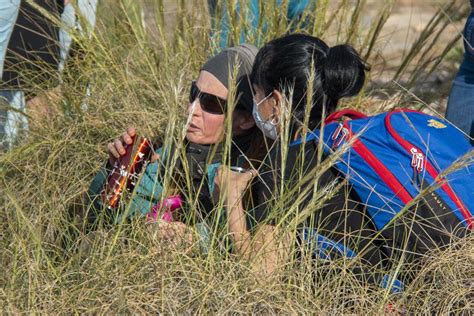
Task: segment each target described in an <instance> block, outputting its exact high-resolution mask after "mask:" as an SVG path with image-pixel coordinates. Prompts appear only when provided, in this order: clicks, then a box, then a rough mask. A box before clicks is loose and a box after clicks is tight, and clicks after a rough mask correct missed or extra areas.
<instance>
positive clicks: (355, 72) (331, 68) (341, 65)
mask: <svg viewBox="0 0 474 316" xmlns="http://www.w3.org/2000/svg"><path fill="white" fill-rule="evenodd" d="M322 62H323V73H324V79H323V80H324V90H325V92H326V94H327V95H328V97H329V98H331V99H335V100H338V99H340V98H343V97H349V96H354V95H356V94H358V93H359V92H360V90H361V89H362V87H363V86H364V82H365V71H366V70H369V67H368V66H367V65H366V63H365V62H364V61H363V60H362V59H361V58H360V56H359V54H358V53H357V52H356V51H355V49H354V48H353V47H352V46H349V45H337V46H334V47H330V48H329V49H328V51H327V53H326V56H325V58H324V59H323V60H322Z"/></svg>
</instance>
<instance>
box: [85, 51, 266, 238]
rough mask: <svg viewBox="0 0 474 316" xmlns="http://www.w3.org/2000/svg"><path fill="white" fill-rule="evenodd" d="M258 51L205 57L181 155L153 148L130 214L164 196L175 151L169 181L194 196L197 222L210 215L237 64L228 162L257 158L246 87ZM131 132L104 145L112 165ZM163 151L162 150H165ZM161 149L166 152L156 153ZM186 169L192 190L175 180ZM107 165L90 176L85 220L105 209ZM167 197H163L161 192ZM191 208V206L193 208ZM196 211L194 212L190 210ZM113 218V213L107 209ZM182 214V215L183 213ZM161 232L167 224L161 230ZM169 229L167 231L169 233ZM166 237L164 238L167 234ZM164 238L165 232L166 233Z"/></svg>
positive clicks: (257, 136) (258, 138)
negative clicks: (102, 195)
mask: <svg viewBox="0 0 474 316" xmlns="http://www.w3.org/2000/svg"><path fill="white" fill-rule="evenodd" d="M256 53H257V49H256V48H255V47H254V46H252V45H248V44H244V45H240V46H237V47H232V48H228V49H225V50H223V51H222V52H221V53H219V54H217V55H216V56H214V57H212V58H211V59H209V60H208V61H207V62H206V63H205V64H204V66H203V67H202V68H201V71H200V73H199V76H198V78H197V80H196V81H193V82H192V84H191V89H190V97H189V105H188V115H189V117H188V123H189V124H188V126H187V131H186V140H185V143H186V145H185V148H186V150H185V154H184V155H180V154H179V153H174V149H173V148H171V149H166V150H165V149H163V148H157V149H156V152H157V154H155V155H154V156H153V157H152V163H150V164H148V165H147V167H146V169H145V171H144V174H143V176H142V177H141V180H140V181H139V183H138V184H137V185H136V187H135V193H136V194H134V195H133V196H132V198H131V202H130V204H129V206H128V207H129V209H128V213H127V214H129V216H133V215H145V214H148V213H149V212H150V211H151V210H152V207H153V205H155V204H156V203H157V202H159V201H160V199H162V198H163V196H162V195H167V194H168V193H167V192H169V188H164V187H163V183H164V182H163V180H164V177H165V172H166V166H167V162H166V161H170V159H169V157H170V155H173V154H177V155H180V156H179V157H180V158H178V162H177V163H176V167H175V168H174V169H173V172H172V175H171V180H172V182H173V183H174V187H175V188H176V189H177V190H178V191H179V192H180V194H181V196H182V198H183V199H184V200H186V198H187V197H189V196H195V197H196V196H197V197H198V201H199V203H198V204H199V205H197V207H196V206H194V205H193V213H195V214H197V215H195V217H196V216H197V217H198V219H196V218H194V219H193V221H195V222H196V221H197V222H199V221H202V220H205V219H206V218H208V217H212V216H211V213H212V212H211V211H212V210H213V209H214V206H215V205H216V203H217V201H216V199H217V198H216V195H215V194H214V191H215V190H214V189H215V180H214V179H215V175H216V170H217V168H218V167H219V165H220V163H221V161H222V156H223V152H224V150H223V148H222V141H223V138H224V134H225V130H226V128H225V124H224V123H225V120H226V117H225V116H226V113H227V106H228V104H227V100H228V96H229V85H230V81H229V80H230V79H229V77H230V74H231V73H234V71H235V69H237V70H238V71H237V76H236V84H237V85H236V105H235V108H234V111H233V113H232V122H231V124H232V148H231V152H230V164H231V165H232V166H241V167H248V166H249V163H250V162H252V161H253V162H256V161H258V160H259V153H262V152H263V153H264V151H260V150H259V147H260V146H261V144H262V138H263V135H262V133H261V132H260V131H259V129H258V128H257V127H256V125H255V121H254V119H253V117H252V108H253V101H252V92H251V89H250V79H249V75H250V71H251V68H252V64H253V61H254V58H255V55H256ZM135 134H136V131H135V129H134V128H132V127H130V128H128V129H127V131H126V132H125V133H123V135H122V136H121V137H120V138H117V139H115V141H113V142H111V143H109V144H108V145H107V149H108V152H109V162H108V166H113V164H114V163H115V161H116V160H117V159H119V158H120V157H121V156H122V155H124V154H125V152H126V151H125V148H126V146H127V145H130V144H132V142H133V140H132V138H133V137H134V136H135ZM165 152H166V153H167V154H166V155H165V154H164V153H165ZM160 154H161V155H163V156H167V158H165V157H160ZM185 172H188V173H190V174H188V175H187V177H188V179H192V188H191V190H192V191H193V192H187V191H188V190H189V188H188V187H187V186H186V184H185V183H179V182H180V180H179V179H182V178H183V173H185ZM107 174H108V173H107V172H106V169H104V170H102V171H101V172H99V174H98V175H97V176H96V178H95V179H94V180H93V182H92V185H91V187H90V189H89V192H88V195H89V196H90V197H91V199H92V202H93V203H94V207H93V208H92V211H91V212H89V221H90V222H97V220H98V218H99V216H98V215H100V214H103V210H106V208H105V207H104V206H103V205H101V203H100V196H99V194H100V192H101V191H102V189H103V188H104V185H105V180H106V176H107ZM183 182H185V181H183ZM165 197H166V196H165ZM194 207H196V210H195V209H194ZM195 211H197V212H195ZM110 216H111V217H114V214H110ZM184 217H186V214H185V215H184ZM158 223H159V224H160V225H161V226H162V228H164V227H165V228H168V231H169V230H171V231H173V230H178V231H179V230H183V229H184V227H185V226H184V224H183V223H179V222H171V223H165V222H161V221H159V220H158ZM161 231H163V232H166V231H167V230H166V229H161ZM173 234H174V232H172V233H170V234H168V235H169V236H171V235H173ZM169 236H168V237H169ZM165 237H166V236H165Z"/></svg>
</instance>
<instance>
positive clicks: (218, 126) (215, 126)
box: [202, 113, 224, 138]
mask: <svg viewBox="0 0 474 316" xmlns="http://www.w3.org/2000/svg"><path fill="white" fill-rule="evenodd" d="M202 120H203V132H204V134H205V135H206V136H208V137H213V136H215V137H216V138H218V137H219V136H220V135H221V134H222V132H223V131H224V115H215V114H210V113H203V115H202Z"/></svg>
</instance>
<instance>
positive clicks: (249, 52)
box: [201, 44, 258, 113]
mask: <svg viewBox="0 0 474 316" xmlns="http://www.w3.org/2000/svg"><path fill="white" fill-rule="evenodd" d="M257 52H258V49H257V48H256V47H255V46H253V45H250V44H242V45H239V46H235V47H229V48H226V49H224V50H223V51H222V52H220V53H219V54H217V55H215V56H214V57H212V58H210V59H209V60H208V61H207V62H206V63H205V64H204V66H203V67H202V68H201V70H204V71H207V72H209V73H211V74H213V75H214V76H215V77H216V78H217V79H218V80H219V81H220V82H221V83H222V84H223V85H224V86H225V87H226V88H227V89H229V84H230V83H229V79H230V78H231V75H232V74H233V72H234V67H237V69H238V73H237V77H236V83H237V95H236V97H237V105H236V108H237V109H239V110H243V111H246V112H249V113H252V108H253V101H252V100H253V99H252V90H251V89H250V73H251V72H252V66H253V62H254V60H255V56H256V55H257Z"/></svg>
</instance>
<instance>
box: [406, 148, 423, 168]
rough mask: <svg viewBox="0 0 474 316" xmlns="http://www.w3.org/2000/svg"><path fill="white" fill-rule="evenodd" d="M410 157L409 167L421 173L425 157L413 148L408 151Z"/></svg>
mask: <svg viewBox="0 0 474 316" xmlns="http://www.w3.org/2000/svg"><path fill="white" fill-rule="evenodd" d="M410 152H411V154H412V157H411V166H412V167H413V168H415V169H416V171H418V172H422V171H423V169H424V165H425V156H424V155H423V153H422V152H419V151H418V149H416V148H415V147H413V148H412V149H411V150H410Z"/></svg>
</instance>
